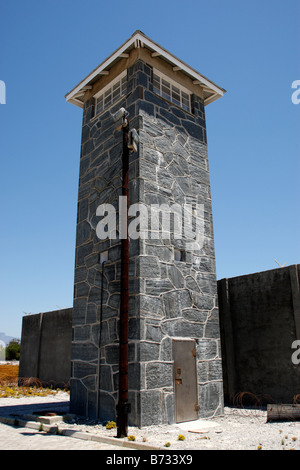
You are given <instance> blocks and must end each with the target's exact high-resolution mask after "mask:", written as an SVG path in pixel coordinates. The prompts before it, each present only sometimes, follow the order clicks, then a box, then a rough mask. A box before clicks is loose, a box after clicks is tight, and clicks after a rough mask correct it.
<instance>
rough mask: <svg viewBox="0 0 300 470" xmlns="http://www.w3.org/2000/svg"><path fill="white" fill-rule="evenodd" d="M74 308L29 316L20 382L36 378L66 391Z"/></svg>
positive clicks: (24, 340) (26, 324) (26, 321)
mask: <svg viewBox="0 0 300 470" xmlns="http://www.w3.org/2000/svg"><path fill="white" fill-rule="evenodd" d="M71 341H72V308H68V309H64V310H56V311H52V312H46V313H38V314H35V315H26V316H24V317H23V322H22V337H21V356H20V366H19V381H20V383H21V381H22V379H25V378H26V379H28V378H35V379H39V381H40V382H41V383H42V384H43V385H44V386H46V385H53V386H55V387H61V388H62V387H66V386H68V385H69V381H70V368H71Z"/></svg>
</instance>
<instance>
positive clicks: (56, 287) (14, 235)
mask: <svg viewBox="0 0 300 470" xmlns="http://www.w3.org/2000/svg"><path fill="white" fill-rule="evenodd" d="M299 17H300V3H299V1H298V0H287V1H286V2H282V1H278V0H272V1H270V0H259V1H258V0H251V1H248V2H246V1H241V0H239V1H237V0H227V1H226V2H224V1H222V0H214V1H209V2H207V1H203V0H195V1H192V0H186V1H185V2H182V1H177V0H173V1H170V0H164V1H157V0H153V1H151V2H145V1H142V0H140V1H135V0H134V1H131V0H128V1H127V2H122V1H120V0H115V1H114V2H107V1H102V0H98V1H96V0H85V1H81V0H51V1H50V0H43V1H40V0H39V1H37V0H27V1H26V2H25V1H21V0H10V1H9V2H7V1H4V0H1V1H0V43H1V50H0V80H3V81H4V82H5V84H6V104H5V105H2V104H1V105H0V129H1V140H0V142H1V144H0V158H1V171H0V211H1V232H0V256H1V258H0V265H1V273H0V275H1V279H0V285H1V294H0V331H2V332H5V333H6V334H7V335H10V336H16V337H20V335H21V324H22V316H23V312H27V313H29V312H32V313H38V312H41V311H48V310H55V309H57V308H65V307H70V306H72V296H73V271H74V247H75V224H76V209H77V207H76V206H77V186H78V170H79V155H80V138H81V118H82V111H81V110H80V109H79V108H77V107H75V106H73V105H71V104H68V103H66V101H65V98H64V96H65V94H66V93H67V92H68V91H70V90H71V89H72V88H73V87H74V86H75V85H77V83H79V82H80V81H81V80H82V79H83V78H84V77H85V76H86V75H87V74H88V73H89V72H91V70H92V69H94V68H95V67H96V66H97V65H99V64H100V63H101V62H102V61H103V60H104V59H105V58H106V57H107V56H108V55H110V54H111V53H112V52H113V51H114V50H115V49H117V48H118V47H119V46H120V45H121V44H122V43H123V42H124V41H126V40H127V39H128V38H129V37H130V36H131V35H132V34H133V32H134V31H135V30H137V29H140V30H141V31H143V32H144V33H145V34H146V35H147V36H149V37H150V38H151V39H153V40H154V41H156V42H157V43H159V44H160V45H162V46H163V47H165V48H166V49H168V50H169V51H170V52H172V53H173V54H174V55H176V56H177V57H179V58H180V59H182V60H183V61H184V62H186V63H187V64H189V65H191V66H192V67H194V68H195V69H196V70H198V71H199V72H200V73H202V74H203V75H205V76H207V77H208V78H210V79H211V80H213V81H215V82H216V83H217V84H218V85H220V86H221V87H223V88H225V89H226V90H227V94H226V95H225V96H224V97H223V98H221V99H220V100H218V101H216V102H215V103H212V104H211V105H209V106H208V107H207V108H206V117H207V135H208V151H209V162H210V173H211V187H212V200H213V218H214V233H215V249H216V265H217V277H218V279H220V278H223V277H232V276H238V275H242V274H248V273H252V272H257V271H263V270H268V269H274V268H276V267H277V266H278V265H277V264H276V261H275V259H276V260H277V261H278V262H279V263H280V264H285V263H286V264H287V265H289V264H295V263H299V254H300V253H299V251H300V250H299V232H300V230H299V229H300V224H299V202H300V197H299V173H300V171H299V170H300V165H299V154H300V152H299V150H300V139H299V123H300V119H299V116H300V104H299V105H295V104H293V103H292V101H291V95H292V92H293V90H292V88H291V84H292V82H293V81H294V80H300V70H299V69H300V67H299V63H300V62H299V58H300V57H299V43H300V41H299V39H300V37H299V36H300V35H299V32H298V31H299Z"/></svg>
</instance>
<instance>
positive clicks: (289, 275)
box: [218, 265, 300, 403]
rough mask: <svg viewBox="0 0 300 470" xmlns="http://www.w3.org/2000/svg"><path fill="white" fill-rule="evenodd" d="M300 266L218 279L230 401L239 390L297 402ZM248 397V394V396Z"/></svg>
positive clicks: (227, 398) (265, 399) (299, 388)
mask: <svg viewBox="0 0 300 470" xmlns="http://www.w3.org/2000/svg"><path fill="white" fill-rule="evenodd" d="M299 271H300V265H292V266H288V267H284V268H279V269H274V270H270V271H266V272H260V273H255V274H250V275H246V276H240V277H235V278H231V279H222V280H220V281H218V298H219V311H220V328H221V344H222V360H223V374H224V394H225V397H224V398H225V403H232V402H233V399H234V397H235V396H236V395H237V394H241V393H245V392H247V394H249V395H248V399H250V394H254V395H255V396H256V397H257V398H259V399H262V401H263V402H269V403H271V402H275V403H292V401H293V398H294V396H295V395H297V394H300V364H294V363H293V361H292V354H293V352H294V351H295V350H294V349H293V348H292V343H293V342H294V341H295V340H299V339H300V294H299ZM245 398H246V395H245Z"/></svg>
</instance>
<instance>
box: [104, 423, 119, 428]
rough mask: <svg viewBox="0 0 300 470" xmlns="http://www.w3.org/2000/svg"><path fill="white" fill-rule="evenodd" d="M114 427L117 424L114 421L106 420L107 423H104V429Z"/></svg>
mask: <svg viewBox="0 0 300 470" xmlns="http://www.w3.org/2000/svg"><path fill="white" fill-rule="evenodd" d="M116 427H117V425H116V423H115V422H114V421H108V423H107V425H106V429H114V428H116Z"/></svg>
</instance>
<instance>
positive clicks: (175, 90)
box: [153, 72, 191, 112]
mask: <svg viewBox="0 0 300 470" xmlns="http://www.w3.org/2000/svg"><path fill="white" fill-rule="evenodd" d="M153 91H154V92H155V93H157V94H158V95H160V96H162V97H163V98H165V99H166V100H169V101H171V102H172V103H174V104H176V105H177V106H180V107H181V108H183V109H185V110H186V111H188V112H191V94H190V93H189V92H188V91H187V90H186V91H184V90H183V88H182V87H180V85H179V86H178V85H177V84H176V85H175V84H174V83H172V82H171V81H170V80H169V79H168V78H167V77H164V76H162V75H158V73H157V72H154V73H153Z"/></svg>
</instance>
